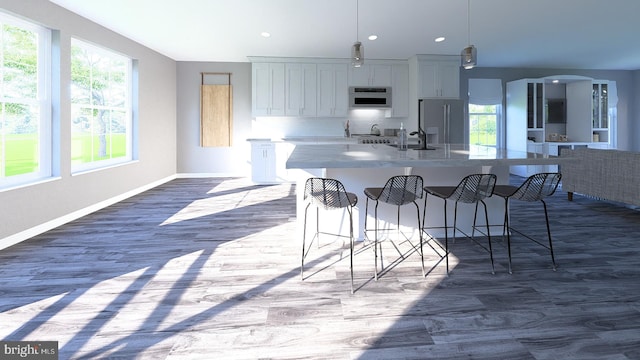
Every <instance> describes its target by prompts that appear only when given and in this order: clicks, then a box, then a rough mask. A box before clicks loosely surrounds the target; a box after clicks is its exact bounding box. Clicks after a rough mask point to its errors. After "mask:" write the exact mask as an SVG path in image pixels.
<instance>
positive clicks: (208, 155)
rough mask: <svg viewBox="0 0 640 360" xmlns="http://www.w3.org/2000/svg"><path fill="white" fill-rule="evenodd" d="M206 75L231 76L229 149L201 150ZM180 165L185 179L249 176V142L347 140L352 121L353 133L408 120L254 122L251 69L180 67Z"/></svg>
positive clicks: (366, 116) (362, 117) (354, 116)
mask: <svg viewBox="0 0 640 360" xmlns="http://www.w3.org/2000/svg"><path fill="white" fill-rule="evenodd" d="M203 72H230V73H232V75H231V84H232V85H233V144H232V146H231V147H228V148H225V147H201V146H200V84H201V82H202V78H201V73H203ZM177 77H178V82H177V88H178V91H177V141H178V149H177V150H178V154H177V161H178V167H177V171H178V174H180V175H181V176H183V175H185V174H186V175H188V176H247V177H249V176H250V175H251V148H250V144H249V142H247V141H246V140H247V139H248V138H279V137H284V136H343V135H344V123H345V122H346V120H347V119H349V120H350V124H351V132H352V133H369V129H370V127H371V125H373V124H374V123H375V124H379V127H380V129H384V128H386V127H388V128H398V127H399V126H400V122H401V121H403V120H406V119H388V118H385V117H384V112H382V111H379V110H365V111H362V110H356V111H350V112H349V116H347V117H344V118H316V117H311V118H296V117H264V118H257V119H255V118H252V117H251V63H249V62H246V63H216V62H178V63H177Z"/></svg>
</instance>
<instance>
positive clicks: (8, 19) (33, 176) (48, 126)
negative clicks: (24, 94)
mask: <svg viewBox="0 0 640 360" xmlns="http://www.w3.org/2000/svg"><path fill="white" fill-rule="evenodd" d="M0 23H2V24H8V25H11V26H15V27H19V28H21V29H24V30H27V31H31V32H34V33H35V34H36V35H37V37H38V40H37V46H38V50H37V75H36V76H37V90H36V98H35V99H28V98H5V97H3V96H2V94H1V93H0V103H5V102H14V103H22V104H27V105H32V106H34V105H35V106H37V107H38V110H39V111H38V112H39V118H38V144H37V145H36V146H37V148H38V150H37V158H38V168H37V170H36V171H32V172H29V173H25V174H18V175H12V176H9V177H7V176H5V174H4V171H5V165H6V164H5V160H4V158H2V159H0V167H1V168H2V169H0V190H4V189H7V188H13V187H16V186H22V185H28V184H31V183H35V182H39V181H42V180H44V179H47V178H51V177H52V174H53V169H52V166H53V138H52V131H53V117H52V85H51V83H52V67H51V64H52V60H53V56H52V31H51V29H49V28H46V27H44V26H42V25H39V24H36V23H35V22H31V21H29V20H25V19H22V18H18V17H15V16H13V15H11V14H8V13H6V12H3V11H0ZM2 68H4V63H2ZM2 115H3V114H2V113H1V112H0V116H2ZM0 136H4V133H3V132H0Z"/></svg>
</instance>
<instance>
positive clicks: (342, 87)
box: [332, 64, 349, 117]
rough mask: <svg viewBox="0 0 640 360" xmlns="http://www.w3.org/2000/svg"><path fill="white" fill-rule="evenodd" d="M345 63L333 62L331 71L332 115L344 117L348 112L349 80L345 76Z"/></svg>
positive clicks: (346, 67)
mask: <svg viewBox="0 0 640 360" xmlns="http://www.w3.org/2000/svg"><path fill="white" fill-rule="evenodd" d="M347 69H348V65H347V64H334V66H333V72H334V76H335V81H334V88H333V92H334V98H335V101H334V103H333V115H332V116H334V117H345V116H347V113H348V112H349V81H348V78H347Z"/></svg>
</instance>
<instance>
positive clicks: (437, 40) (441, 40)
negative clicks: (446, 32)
mask: <svg viewBox="0 0 640 360" xmlns="http://www.w3.org/2000/svg"><path fill="white" fill-rule="evenodd" d="M435 41H436V42H443V41H444V36H439V37H437V38H436V40H435Z"/></svg>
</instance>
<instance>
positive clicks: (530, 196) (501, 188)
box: [494, 173, 562, 274]
mask: <svg viewBox="0 0 640 360" xmlns="http://www.w3.org/2000/svg"><path fill="white" fill-rule="evenodd" d="M561 178H562V175H561V174H560V173H539V174H534V175H531V176H530V177H528V178H527V179H526V180H525V181H524V182H523V183H522V185H520V186H513V185H497V186H496V188H495V190H494V194H495V195H497V196H500V197H502V198H504V201H505V204H504V209H505V211H504V230H503V233H502V234H503V236H504V233H505V232H506V233H507V248H508V251H509V273H510V274H511V273H512V270H511V232H512V231H514V232H516V233H518V234H520V235H522V236H524V237H526V238H527V239H529V240H531V241H533V242H535V243H537V244H538V245H541V246H543V247H545V248H547V249H548V250H549V252H550V253H551V263H552V266H553V270H554V271H555V270H556V267H557V266H556V260H555V256H554V254H553V244H552V241H551V228H550V227H549V214H548V213H547V204H546V203H545V202H544V198H546V197H548V196H551V195H553V193H554V192H555V191H556V189H557V188H558V184H559V183H560V179H561ZM509 200H518V201H526V202H536V201H540V202H542V205H543V208H544V217H545V220H546V224H547V237H548V241H549V245H546V244H544V243H542V242H540V241H538V240H536V239H534V238H532V237H531V236H529V235H525V234H523V233H522V232H520V231H518V230H516V229H514V228H512V227H511V220H510V219H509V211H508V209H509Z"/></svg>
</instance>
